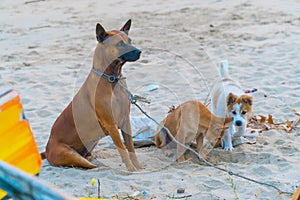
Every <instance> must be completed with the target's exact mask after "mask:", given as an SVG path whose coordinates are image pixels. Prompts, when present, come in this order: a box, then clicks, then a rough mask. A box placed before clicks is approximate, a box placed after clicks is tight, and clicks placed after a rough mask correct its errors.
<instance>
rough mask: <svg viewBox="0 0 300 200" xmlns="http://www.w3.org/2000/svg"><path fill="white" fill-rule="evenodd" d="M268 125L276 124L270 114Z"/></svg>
mask: <svg viewBox="0 0 300 200" xmlns="http://www.w3.org/2000/svg"><path fill="white" fill-rule="evenodd" d="M268 123H269V124H274V121H273V116H272V115H270V114H269V116H268Z"/></svg>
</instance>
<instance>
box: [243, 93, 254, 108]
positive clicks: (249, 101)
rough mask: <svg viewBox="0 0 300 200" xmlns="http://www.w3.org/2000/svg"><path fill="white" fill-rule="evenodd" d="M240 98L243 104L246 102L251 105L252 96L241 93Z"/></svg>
mask: <svg viewBox="0 0 300 200" xmlns="http://www.w3.org/2000/svg"><path fill="white" fill-rule="evenodd" d="M241 100H242V102H244V103H245V104H248V105H249V106H252V104H253V97H252V96H249V95H245V94H243V95H242V96H241Z"/></svg>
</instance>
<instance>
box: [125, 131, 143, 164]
mask: <svg viewBox="0 0 300 200" xmlns="http://www.w3.org/2000/svg"><path fill="white" fill-rule="evenodd" d="M130 133H131V132H125V131H123V130H122V135H123V138H124V142H125V146H126V148H127V150H128V152H129V156H130V160H131V161H132V163H133V165H134V166H135V167H136V169H142V166H141V165H140V163H139V161H138V160H137V157H136V153H135V150H134V144H133V140H132V135H131V134H130Z"/></svg>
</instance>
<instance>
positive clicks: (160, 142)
mask: <svg viewBox="0 0 300 200" xmlns="http://www.w3.org/2000/svg"><path fill="white" fill-rule="evenodd" d="M231 121H232V118H231V117H230V118H223V117H217V116H215V115H213V114H212V113H211V112H210V111H209V110H208V109H207V108H206V107H205V106H204V105H203V104H202V103H201V102H199V101H195V100H194V101H187V102H185V103H183V104H181V105H180V106H178V107H177V108H176V109H174V110H172V111H171V113H169V114H168V115H167V117H166V118H165V119H164V120H163V121H162V122H161V125H163V126H165V127H166V128H167V129H168V130H169V131H170V133H171V134H172V135H173V136H174V137H175V138H176V140H177V141H178V142H180V143H181V144H185V145H190V144H191V143H192V141H193V140H194V139H196V143H197V151H198V152H199V153H200V155H202V156H203V157H206V156H205V155H203V152H202V150H203V147H204V144H203V142H204V138H206V139H207V140H208V141H210V142H211V143H213V144H215V143H216V141H217V140H218V138H219V137H222V132H224V130H225V129H226V128H228V126H229V124H230V122H231ZM155 144H156V146H157V147H158V148H162V149H163V151H164V153H165V154H170V153H172V152H173V151H172V149H173V148H176V146H177V156H176V158H177V161H178V162H182V161H184V160H185V158H184V152H185V150H186V149H185V148H184V147H182V146H181V145H178V144H175V142H172V137H170V136H169V135H168V133H167V130H166V129H165V128H161V127H160V126H159V127H158V128H157V131H156V135H155Z"/></svg>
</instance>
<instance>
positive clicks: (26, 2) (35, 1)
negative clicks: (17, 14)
mask: <svg viewBox="0 0 300 200" xmlns="http://www.w3.org/2000/svg"><path fill="white" fill-rule="evenodd" d="M40 1H45V0H32V1H25V4H29V3H37V2H40Z"/></svg>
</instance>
